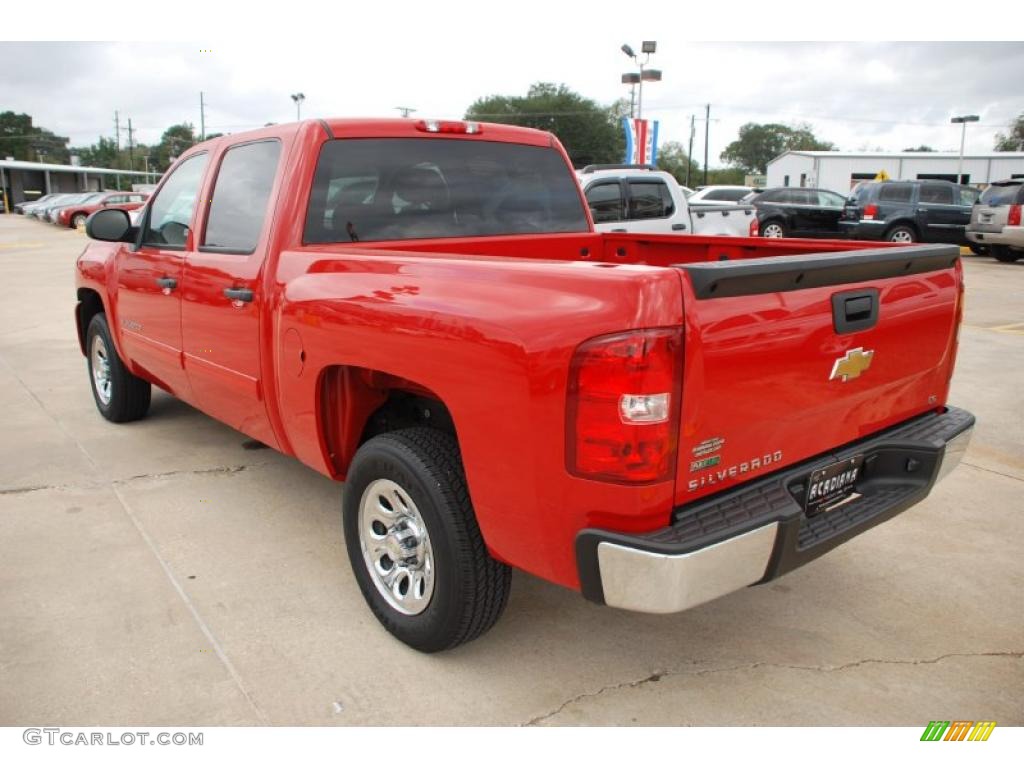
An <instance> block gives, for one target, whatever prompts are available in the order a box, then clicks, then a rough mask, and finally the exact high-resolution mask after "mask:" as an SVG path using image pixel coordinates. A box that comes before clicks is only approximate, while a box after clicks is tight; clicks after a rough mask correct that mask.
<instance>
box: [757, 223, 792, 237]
mask: <svg viewBox="0 0 1024 768" xmlns="http://www.w3.org/2000/svg"><path fill="white" fill-rule="evenodd" d="M766 231H767V232H771V233H772V234H765V232H766ZM759 232H760V234H761V237H789V232H787V231H786V225H785V224H783V223H782V222H781V221H779V220H778V219H771V220H770V221H766V222H764V223H762V224H761V226H760V229H759ZM775 232H778V234H775Z"/></svg>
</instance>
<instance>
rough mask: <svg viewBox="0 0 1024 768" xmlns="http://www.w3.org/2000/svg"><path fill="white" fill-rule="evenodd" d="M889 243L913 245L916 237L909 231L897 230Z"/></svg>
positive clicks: (890, 236) (890, 237)
mask: <svg viewBox="0 0 1024 768" xmlns="http://www.w3.org/2000/svg"><path fill="white" fill-rule="evenodd" d="M889 242H892V243H912V242H914V235H913V233H911V231H910V230H909V229H897V230H896V231H895V232H893V233H892V234H891V235H889Z"/></svg>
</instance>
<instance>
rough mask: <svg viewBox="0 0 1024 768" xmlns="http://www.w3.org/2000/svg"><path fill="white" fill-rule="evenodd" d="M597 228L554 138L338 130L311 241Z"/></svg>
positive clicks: (326, 154)
mask: <svg viewBox="0 0 1024 768" xmlns="http://www.w3.org/2000/svg"><path fill="white" fill-rule="evenodd" d="M617 186H618V183H617V182H616V187H617ZM616 194H618V192H617V191H616ZM619 206H620V210H621V202H620V203H619ZM588 230H589V225H588V223H587V216H586V213H585V210H584V207H583V202H582V200H581V199H580V194H579V188H578V186H577V184H576V181H575V177H574V175H573V173H572V171H571V170H570V168H569V166H568V165H567V164H566V163H565V160H564V159H563V157H562V155H561V154H560V153H559V152H558V151H557V150H555V149H554V148H552V147H539V146H532V145H525V144H514V143H509V142H495V141H486V140H465V139H446V138H429V139H426V138H423V139H419V138H416V139H407V138H387V139H334V140H331V141H328V142H326V143H325V144H324V146H323V149H322V150H321V152H320V157H319V159H318V161H317V168H316V173H315V174H314V177H313V189H312V193H311V195H310V201H309V208H308V210H307V213H306V226H305V235H304V242H306V243H350V242H360V241H374V240H409V239H419V238H444V237H474V236H482V235H515V234H531V233H534V234H535V233H555V232H586V231H588Z"/></svg>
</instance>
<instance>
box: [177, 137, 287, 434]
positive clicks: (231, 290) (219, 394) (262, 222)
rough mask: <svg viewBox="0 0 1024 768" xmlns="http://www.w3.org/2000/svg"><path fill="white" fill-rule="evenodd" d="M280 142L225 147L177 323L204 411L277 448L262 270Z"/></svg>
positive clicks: (210, 190)
mask: <svg viewBox="0 0 1024 768" xmlns="http://www.w3.org/2000/svg"><path fill="white" fill-rule="evenodd" d="M281 152H282V143H281V141H280V140H279V139H276V138H271V139H261V140H257V141H250V142H246V143H242V144H235V145H232V146H228V147H227V148H226V149H224V150H223V151H222V152H221V154H220V156H219V158H218V159H217V162H219V165H218V167H217V170H216V175H215V177H214V179H213V180H212V181H211V182H210V184H209V185H208V186H207V190H206V194H205V197H206V198H207V199H208V200H209V205H208V206H207V209H208V210H207V211H206V216H205V223H204V225H203V229H202V232H201V233H200V239H199V243H198V247H197V248H196V249H195V250H194V251H192V252H190V253H189V254H188V257H187V260H186V263H185V275H184V284H185V290H184V291H183V293H182V305H181V329H182V340H183V348H184V359H185V369H186V371H187V372H188V378H189V382H190V384H191V385H192V391H193V393H194V396H195V400H196V404H197V405H198V406H199V407H200V408H201V409H202V410H203V411H205V412H206V413H208V414H210V415H211V416H214V417H215V418H217V419H219V420H221V421H223V422H225V423H226V424H229V425H231V426H232V427H234V428H235V429H238V430H239V431H241V432H244V433H245V434H247V435H249V436H250V437H254V438H256V439H257V440H259V441H261V442H263V443H266V444H267V445H271V446H276V445H277V439H276V437H275V435H274V433H273V430H272V429H271V427H270V421H269V417H268V415H267V409H266V405H265V402H264V399H263V393H262V388H261V386H260V316H261V312H262V310H263V303H264V297H263V290H262V286H261V280H260V278H261V275H262V268H263V261H264V258H265V256H266V253H267V241H268V237H269V230H270V222H269V218H270V217H269V211H270V209H271V207H272V200H273V199H274V197H275V196H276V190H277V184H278V182H277V178H278V173H279V171H278V169H279V167H280V165H281V163H280V159H281Z"/></svg>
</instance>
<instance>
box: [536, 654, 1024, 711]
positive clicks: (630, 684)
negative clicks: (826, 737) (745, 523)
mask: <svg viewBox="0 0 1024 768" xmlns="http://www.w3.org/2000/svg"><path fill="white" fill-rule="evenodd" d="M984 657H998V658H1010V659H1021V658H1024V651H979V652H976V653H944V654H942V655H941V656H936V657H934V658H930V659H858V660H857V661H851V662H847V663H846V664H839V665H824V666H813V665H801V664H780V663H777V662H770V661H755V662H751V663H747V664H733V665H730V666H727V667H711V668H709V669H678V670H669V671H665V672H653V673H651V674H650V675H647V676H646V677H642V678H639V679H637V680H627V681H625V682H622V683H611V684H609V685H605V686H602V687H601V688H598V689H597V690H596V691H584V692H583V693H579V694H576V695H575V696H573V697H571V698H569V699H566V700H565V701H563V702H562V703H561V704H559V705H558V706H557V707H555V708H554V709H552V710H551V711H549V712H546V713H545V714H543V715H537V716H536V717H534V718H531V719H530V720H527V721H526V722H525V723H522V725H523V726H533V725H540V724H541V723H543V722H544V721H545V720H550V719H551V718H553V717H555V716H556V715H559V714H561V713H562V712H563V711H564V710H565V708H566V707H569V706H571V705H573V704H575V703H576V702H579V701H583V700H584V699H593V698H597V697H599V696H603V695H604V694H606V693H610V692H612V691H618V690H622V689H625V688H639V687H641V686H644V685H648V684H651V683H657V682H659V681H661V680H663V679H665V678H668V677H704V676H708V675H717V674H721V673H724V672H737V671H741V670H754V669H763V668H775V669H794V670H798V671H801V672H825V673H832V672H845V671H846V670H849V669H856V668H857V667H862V666H864V665H867V664H902V665H910V666H917V665H921V664H939V663H941V662H943V661H945V660H947V659H953V658H984ZM702 663H705V662H700V661H694V662H691V664H690V666H695V665H698V664H702Z"/></svg>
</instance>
